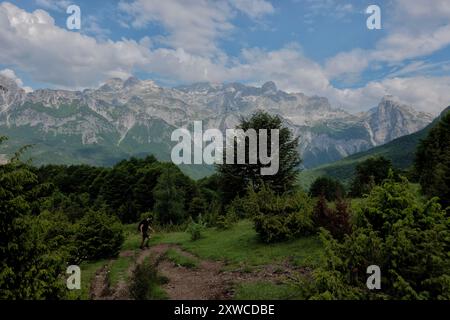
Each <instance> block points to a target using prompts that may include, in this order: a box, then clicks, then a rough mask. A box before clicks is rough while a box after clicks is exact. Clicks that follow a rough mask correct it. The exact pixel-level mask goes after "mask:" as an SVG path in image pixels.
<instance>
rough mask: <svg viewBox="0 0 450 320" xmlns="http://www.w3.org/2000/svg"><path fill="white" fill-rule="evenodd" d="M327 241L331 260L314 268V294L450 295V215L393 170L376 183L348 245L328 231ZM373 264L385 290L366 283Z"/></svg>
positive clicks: (363, 296) (317, 296)
mask: <svg viewBox="0 0 450 320" xmlns="http://www.w3.org/2000/svg"><path fill="white" fill-rule="evenodd" d="M322 239H323V242H324V245H325V250H326V264H325V265H324V266H323V267H322V268H319V269H318V270H316V271H315V272H314V276H313V285H312V286H311V285H310V286H309V288H310V289H311V291H310V293H309V296H307V297H308V298H313V299H321V298H329V299H355V298H358V299H402V300H403V299H406V300H415V299H443V300H448V299H450V271H449V270H450V259H449V255H448V252H449V249H450V218H449V217H448V214H447V213H446V211H445V210H442V209H441V206H440V205H439V204H438V199H437V198H434V199H432V200H430V201H423V198H421V196H420V194H418V192H417V190H416V189H415V188H414V187H413V186H411V185H410V184H409V182H408V181H407V180H406V179H403V181H401V182H396V181H394V180H393V179H392V174H391V176H390V178H389V179H388V180H386V181H385V182H384V183H383V185H382V186H377V187H374V189H373V190H372V192H371V193H370V195H369V197H368V198H367V199H365V200H364V202H363V203H362V205H361V209H360V210H359V211H358V212H357V219H356V226H355V230H354V231H353V233H352V234H351V235H348V236H345V237H344V241H343V242H342V243H339V242H337V241H336V240H335V239H334V238H333V237H332V236H331V235H330V234H329V232H327V231H325V230H323V231H322ZM369 265H377V266H379V267H380V269H381V276H382V277H381V287H382V290H381V291H371V290H368V289H367V287H366V283H365V282H366V279H367V274H366V270H367V267H368V266H369Z"/></svg>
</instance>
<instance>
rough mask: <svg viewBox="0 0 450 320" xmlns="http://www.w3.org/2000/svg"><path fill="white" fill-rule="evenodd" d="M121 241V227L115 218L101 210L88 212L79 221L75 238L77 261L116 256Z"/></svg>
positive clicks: (122, 239) (122, 237) (122, 236)
mask: <svg viewBox="0 0 450 320" xmlns="http://www.w3.org/2000/svg"><path fill="white" fill-rule="evenodd" d="M123 241H124V235H123V226H122V224H121V223H120V221H119V219H118V218H117V217H114V216H109V215H108V214H106V213H105V212H104V211H103V210H100V211H89V212H88V213H87V214H86V215H85V216H84V217H83V219H81V221H80V223H79V227H78V230H77V234H76V236H75V243H76V246H77V251H78V252H77V255H78V260H80V261H81V260H97V259H104V258H110V257H114V256H117V254H118V253H119V251H120V248H121V246H122V244H123Z"/></svg>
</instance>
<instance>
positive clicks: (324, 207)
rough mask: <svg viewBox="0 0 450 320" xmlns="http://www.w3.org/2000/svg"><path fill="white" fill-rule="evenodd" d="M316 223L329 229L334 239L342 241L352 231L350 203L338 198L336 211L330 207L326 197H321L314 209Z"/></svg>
mask: <svg viewBox="0 0 450 320" xmlns="http://www.w3.org/2000/svg"><path fill="white" fill-rule="evenodd" d="M314 223H315V224H316V226H319V227H323V228H325V229H327V230H328V231H329V232H330V233H331V235H332V236H333V237H334V238H336V239H339V240H342V239H343V238H344V236H345V235H346V234H349V233H350V232H351V229H352V228H351V224H350V214H349V205H348V203H347V202H346V201H345V200H343V199H342V198H337V200H336V209H332V208H330V207H328V204H327V200H326V199H325V196H323V195H322V196H320V198H319V200H318V201H317V204H316V206H315V207H314Z"/></svg>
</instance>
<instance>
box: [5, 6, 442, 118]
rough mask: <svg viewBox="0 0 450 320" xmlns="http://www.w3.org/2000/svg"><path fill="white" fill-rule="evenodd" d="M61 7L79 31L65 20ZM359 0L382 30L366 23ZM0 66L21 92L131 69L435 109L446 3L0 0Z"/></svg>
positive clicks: (347, 102)
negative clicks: (375, 13)
mask: <svg viewBox="0 0 450 320" xmlns="http://www.w3.org/2000/svg"><path fill="white" fill-rule="evenodd" d="M70 5H77V6H78V7H79V8H80V12H81V20H80V21H81V28H80V29H79V30H69V29H68V28H67V25H66V21H67V19H68V17H69V16H70V14H68V13H67V12H66V11H67V8H68V7H69V6H70ZM369 5H377V6H378V7H379V8H380V10H381V29H369V28H368V27H367V23H366V21H367V19H368V18H369V17H370V14H367V13H366V9H367V7H368V6H369ZM0 74H2V75H5V76H8V77H11V78H14V79H15V80H16V82H17V83H18V84H19V85H20V86H22V87H23V88H24V89H26V90H28V91H31V90H36V89H39V88H55V89H70V90H81V89H84V88H92V87H97V86H99V85H100V84H101V83H103V82H105V81H106V80H107V79H109V78H112V77H120V78H124V79H125V78H127V77H129V76H132V75H133V76H136V77H138V78H140V79H152V80H154V81H155V82H156V83H158V84H159V85H161V86H166V87H172V86H177V85H180V84H190V83H195V82H217V83H222V82H240V83H244V84H249V85H257V86H259V85H262V84H263V83H264V82H266V81H274V82H275V83H276V85H277V86H278V88H279V89H281V90H284V91H287V92H302V93H304V94H306V95H310V96H312V95H318V96H324V97H327V98H328V99H329V100H330V103H331V104H332V105H333V106H334V107H340V108H343V109H345V110H348V111H350V112H358V111H363V110H367V109H369V108H372V107H374V106H376V105H377V104H378V102H379V101H380V100H381V98H382V97H383V96H385V95H393V96H396V97H397V98H398V99H400V100H401V101H403V102H404V103H407V104H409V105H411V106H413V107H414V108H415V109H417V110H420V111H425V112H428V113H431V114H437V113H438V112H440V111H441V110H443V109H444V108H445V107H446V106H448V105H450V1H449V0H371V1H365V0H277V1H275V0H274V1H269V0H216V1H214V0H164V1H161V0H111V1H107V0H98V1H92V0H90V1H89V0H86V1H85V0H78V1H70V0H18V1H10V2H0Z"/></svg>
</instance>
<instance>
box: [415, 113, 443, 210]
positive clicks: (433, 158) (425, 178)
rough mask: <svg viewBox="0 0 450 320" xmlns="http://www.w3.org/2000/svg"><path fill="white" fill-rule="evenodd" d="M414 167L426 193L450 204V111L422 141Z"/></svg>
mask: <svg viewBox="0 0 450 320" xmlns="http://www.w3.org/2000/svg"><path fill="white" fill-rule="evenodd" d="M414 169H415V170H414V171H415V174H416V175H417V177H418V180H419V182H420V185H421V186H422V188H423V191H424V193H425V194H426V195H427V196H429V197H433V196H437V197H439V198H440V201H441V203H442V204H443V205H444V206H445V207H447V206H450V112H447V113H446V114H445V115H444V116H442V118H441V120H440V121H439V123H438V124H437V125H436V126H435V127H433V128H432V129H431V130H430V132H429V134H428V136H427V137H426V138H425V139H424V140H422V141H421V142H420V144H419V146H418V148H417V152H416V158H415V163H414Z"/></svg>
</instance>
